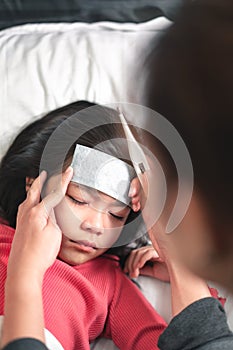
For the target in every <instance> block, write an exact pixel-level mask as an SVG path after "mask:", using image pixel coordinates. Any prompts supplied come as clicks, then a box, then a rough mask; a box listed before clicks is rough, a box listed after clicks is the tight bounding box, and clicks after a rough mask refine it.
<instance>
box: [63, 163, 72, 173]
mask: <svg viewBox="0 0 233 350" xmlns="http://www.w3.org/2000/svg"><path fill="white" fill-rule="evenodd" d="M71 171H73V168H72V166H70V165H69V166H68V168H67V169H66V171H65V174H69V173H70V172H71Z"/></svg>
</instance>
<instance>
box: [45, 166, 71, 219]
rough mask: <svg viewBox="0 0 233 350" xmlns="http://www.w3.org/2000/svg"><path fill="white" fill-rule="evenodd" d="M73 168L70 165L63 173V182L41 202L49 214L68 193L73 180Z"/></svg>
mask: <svg viewBox="0 0 233 350" xmlns="http://www.w3.org/2000/svg"><path fill="white" fill-rule="evenodd" d="M72 175H73V169H72V168H71V167H68V168H67V170H66V171H65V173H64V174H62V178H61V184H60V185H59V184H57V185H56V189H54V190H53V191H51V192H50V193H49V194H48V195H47V196H46V197H45V198H44V199H43V201H42V202H41V204H40V205H41V207H43V209H45V210H46V212H47V215H49V214H50V212H51V210H52V209H53V208H55V207H56V206H57V205H58V204H59V203H60V202H61V200H62V199H63V197H64V196H65V194H66V191H67V187H68V185H69V183H70V181H71V178H72Z"/></svg>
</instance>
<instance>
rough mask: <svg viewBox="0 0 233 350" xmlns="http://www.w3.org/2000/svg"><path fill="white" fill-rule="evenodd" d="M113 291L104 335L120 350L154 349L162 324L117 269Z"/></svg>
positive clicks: (149, 306)
mask: <svg viewBox="0 0 233 350" xmlns="http://www.w3.org/2000/svg"><path fill="white" fill-rule="evenodd" d="M113 288H115V292H114V297H113V300H112V303H111V306H110V310H109V317H108V321H107V327H106V334H105V336H110V337H111V338H112V340H113V341H114V343H115V344H116V345H117V346H118V347H119V348H120V349H133V350H142V349H147V350H150V349H153V350H155V349H158V347H157V342H158V338H159V336H160V335H161V334H162V332H163V331H164V329H165V328H166V326H167V324H166V322H165V321H164V320H163V319H162V317H161V316H160V315H158V313H157V312H156V311H155V310H154V308H153V307H152V306H151V304H150V303H149V302H148V301H147V300H146V298H145V297H144V296H143V294H142V293H141V291H140V289H139V288H138V287H137V286H136V285H135V284H134V283H133V282H132V281H130V280H129V278H128V277H126V276H125V275H124V274H123V272H122V271H121V270H120V269H117V270H116V279H115V286H114V287H113ZM161 302H163V301H161Z"/></svg>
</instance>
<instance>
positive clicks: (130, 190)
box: [129, 187, 136, 197]
mask: <svg viewBox="0 0 233 350" xmlns="http://www.w3.org/2000/svg"><path fill="white" fill-rule="evenodd" d="M135 194H136V188H135V187H130V189H129V197H133V196H135Z"/></svg>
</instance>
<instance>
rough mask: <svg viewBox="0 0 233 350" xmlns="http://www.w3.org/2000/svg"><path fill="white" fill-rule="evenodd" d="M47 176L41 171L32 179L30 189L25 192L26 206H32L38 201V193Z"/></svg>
mask: <svg viewBox="0 0 233 350" xmlns="http://www.w3.org/2000/svg"><path fill="white" fill-rule="evenodd" d="M46 177H47V173H46V171H44V170H43V171H42V172H41V173H40V175H39V176H38V177H37V178H36V179H35V180H34V181H33V183H32V185H31V187H30V189H29V190H28V192H27V198H26V200H25V202H24V204H25V205H26V206H27V207H28V208H32V207H34V206H35V205H37V204H38V203H39V202H40V195H41V190H42V187H43V185H44V183H45V180H46Z"/></svg>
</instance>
